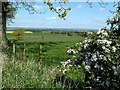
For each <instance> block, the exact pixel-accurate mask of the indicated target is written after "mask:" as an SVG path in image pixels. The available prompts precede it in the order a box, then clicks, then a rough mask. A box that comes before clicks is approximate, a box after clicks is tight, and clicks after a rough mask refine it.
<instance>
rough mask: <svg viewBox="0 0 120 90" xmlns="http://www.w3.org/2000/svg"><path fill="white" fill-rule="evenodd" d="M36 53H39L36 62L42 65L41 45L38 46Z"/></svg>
mask: <svg viewBox="0 0 120 90" xmlns="http://www.w3.org/2000/svg"><path fill="white" fill-rule="evenodd" d="M38 55H39V60H38V62H39V64H41V65H42V45H40V46H39V54H38Z"/></svg>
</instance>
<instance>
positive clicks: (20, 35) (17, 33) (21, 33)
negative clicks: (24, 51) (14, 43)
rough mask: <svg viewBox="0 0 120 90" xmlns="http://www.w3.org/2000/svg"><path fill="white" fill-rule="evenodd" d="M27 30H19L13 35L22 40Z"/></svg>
mask: <svg viewBox="0 0 120 90" xmlns="http://www.w3.org/2000/svg"><path fill="white" fill-rule="evenodd" d="M24 32H25V30H24V29H22V28H17V29H15V31H13V33H12V35H13V36H15V37H16V39H18V40H19V39H21V38H22V35H24Z"/></svg>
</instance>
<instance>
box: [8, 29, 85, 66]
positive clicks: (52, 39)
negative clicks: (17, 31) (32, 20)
mask: <svg viewBox="0 0 120 90" xmlns="http://www.w3.org/2000/svg"><path fill="white" fill-rule="evenodd" d="M50 32H51V31H37V32H33V33H32V34H25V35H23V36H22V39H21V40H19V41H18V42H17V43H16V52H17V53H22V52H23V51H22V50H23V47H24V46H23V44H24V43H25V48H26V55H27V57H28V58H31V59H35V60H36V61H38V49H39V45H42V61H43V63H44V64H46V65H48V66H50V65H55V66H56V65H59V64H60V62H61V61H64V60H66V59H67V58H68V57H69V56H68V54H67V53H66V51H67V47H70V46H73V45H75V44H76V43H79V42H81V41H83V39H84V38H83V37H81V36H78V35H75V34H73V35H72V36H68V35H64V34H51V33H50ZM67 32H68V31H67ZM7 36H8V38H9V39H13V38H15V37H14V36H12V35H11V34H8V35H7ZM11 48H12V47H11ZM20 57H22V55H21V56H20Z"/></svg>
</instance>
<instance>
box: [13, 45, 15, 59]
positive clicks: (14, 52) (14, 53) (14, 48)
mask: <svg viewBox="0 0 120 90" xmlns="http://www.w3.org/2000/svg"><path fill="white" fill-rule="evenodd" d="M14 60H15V43H13V61H14Z"/></svg>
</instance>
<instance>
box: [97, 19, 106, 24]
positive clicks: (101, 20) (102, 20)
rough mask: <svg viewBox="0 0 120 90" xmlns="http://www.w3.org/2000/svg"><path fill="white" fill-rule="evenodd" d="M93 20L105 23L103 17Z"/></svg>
mask: <svg viewBox="0 0 120 90" xmlns="http://www.w3.org/2000/svg"><path fill="white" fill-rule="evenodd" d="M95 22H99V23H105V22H106V19H105V18H95Z"/></svg>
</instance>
